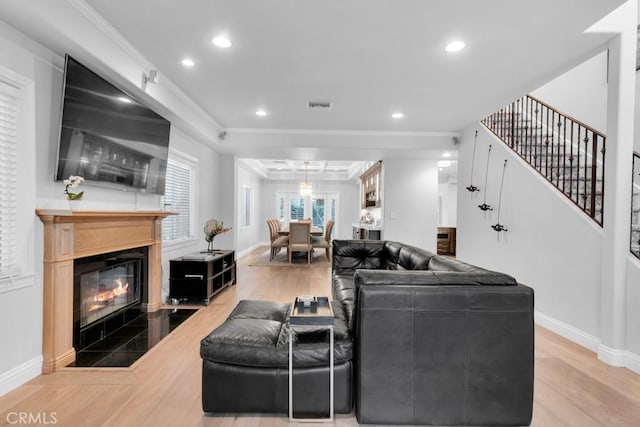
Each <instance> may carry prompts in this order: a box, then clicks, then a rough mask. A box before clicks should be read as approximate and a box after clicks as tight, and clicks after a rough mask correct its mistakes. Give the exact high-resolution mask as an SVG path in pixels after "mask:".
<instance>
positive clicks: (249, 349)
mask: <svg viewBox="0 0 640 427" xmlns="http://www.w3.org/2000/svg"><path fill="white" fill-rule="evenodd" d="M289 308H290V304H287V303H279V302H273V301H250V300H243V301H240V303H239V304H238V306H236V308H235V309H234V310H233V312H232V313H231V314H230V315H229V317H228V318H227V320H225V321H224V322H223V323H222V324H221V325H220V326H219V327H217V328H216V329H214V330H213V331H212V332H211V333H210V334H209V335H208V336H207V337H206V338H204V339H203V340H202V342H201V344H200V356H201V357H202V359H204V360H210V361H212V362H217V363H226V364H230V365H239V366H249V367H274V368H286V367H288V366H289V325H288V322H287V320H288V313H289ZM333 308H334V312H335V313H336V317H335V324H334V340H335V342H334V363H336V364H339V363H344V362H346V361H349V360H351V358H352V344H351V335H350V333H349V330H348V329H347V326H346V323H345V321H344V314H343V311H342V307H340V306H339V304H333ZM328 333H329V332H328V330H327V329H326V328H305V329H300V328H298V329H294V349H293V365H294V367H295V368H299V367H313V366H328V365H329V345H328V342H329V337H328Z"/></svg>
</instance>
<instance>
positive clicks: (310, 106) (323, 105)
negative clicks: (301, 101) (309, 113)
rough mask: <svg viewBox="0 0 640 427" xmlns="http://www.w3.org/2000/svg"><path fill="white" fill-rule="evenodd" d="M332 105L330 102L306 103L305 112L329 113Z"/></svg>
mask: <svg viewBox="0 0 640 427" xmlns="http://www.w3.org/2000/svg"><path fill="white" fill-rule="evenodd" d="M332 105H333V103H332V102H327V101H308V102H307V110H317V111H329V110H331V106H332Z"/></svg>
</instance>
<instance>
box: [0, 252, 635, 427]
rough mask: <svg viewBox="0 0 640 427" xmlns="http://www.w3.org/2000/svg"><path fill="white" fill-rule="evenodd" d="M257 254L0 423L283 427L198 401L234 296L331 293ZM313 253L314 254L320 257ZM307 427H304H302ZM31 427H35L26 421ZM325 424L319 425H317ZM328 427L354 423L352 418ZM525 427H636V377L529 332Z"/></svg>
mask: <svg viewBox="0 0 640 427" xmlns="http://www.w3.org/2000/svg"><path fill="white" fill-rule="evenodd" d="M265 252H268V248H266V247H265V248H259V249H257V250H256V251H254V252H253V253H252V254H250V255H249V256H247V257H245V258H243V259H242V260H240V262H239V263H238V275H237V277H238V283H237V285H236V286H233V287H231V288H228V289H226V290H225V291H223V292H222V293H221V294H219V295H218V296H217V297H216V298H215V299H214V300H213V301H212V303H211V304H210V305H209V306H208V307H206V308H203V309H201V310H200V311H199V312H198V313H196V314H195V315H193V316H192V317H191V318H189V319H188V320H187V321H186V322H185V323H184V324H182V325H181V326H180V327H178V329H176V330H175V331H174V332H173V333H172V334H170V335H169V336H168V337H167V338H165V339H164V340H163V341H162V342H161V343H160V344H159V345H157V346H156V347H154V348H153V349H152V350H151V351H150V352H149V353H147V354H146V355H145V356H144V357H143V358H142V359H140V360H139V361H138V362H136V363H135V364H134V365H133V366H132V367H131V368H128V369H84V368H65V369H63V370H62V371H61V372H57V373H55V374H51V375H42V376H39V377H37V378H35V379H33V380H32V381H30V382H29V383H27V384H25V385H23V386H21V387H18V388H17V389H15V390H13V391H12V392H10V393H8V394H6V395H5V396H3V397H0V425H17V424H16V423H15V420H17V418H16V417H17V416H19V414H20V413H30V414H32V416H37V415H39V416H40V417H41V421H47V422H48V424H47V423H44V422H43V423H42V424H41V425H53V422H52V421H53V418H52V417H53V416H54V417H55V421H56V423H55V425H59V426H73V427H75V426H118V427H128V426H132V427H133V426H135V427H137V426H265V427H266V426H285V425H290V424H289V422H288V419H287V418H286V417H285V416H284V415H282V416H274V415H267V416H255V415H251V416H234V415H230V416H219V417H207V416H204V415H203V413H202V408H201V403H200V396H201V392H200V374H201V360H200V356H199V345H200V340H201V339H202V338H203V337H204V336H205V335H207V334H208V333H209V332H210V331H211V330H212V329H213V328H215V327H216V326H217V325H219V324H220V323H221V322H222V321H223V320H224V319H225V318H226V316H227V315H228V314H229V312H230V311H231V310H232V309H233V307H234V306H235V305H236V303H237V302H238V301H239V300H241V299H269V300H278V301H290V300H292V299H293V297H294V296H295V295H300V294H316V295H330V291H329V278H330V268H329V264H327V263H325V264H324V265H321V264H320V263H317V264H312V266H311V267H307V266H306V265H305V266H296V267H284V266H279V267H269V266H251V265H250V264H252V262H254V261H256V259H257V257H258V256H259V255H260V254H262V253H265ZM323 256H324V254H322V255H320V254H317V255H316V257H323ZM305 424H306V425H308V423H305ZM31 425H35V424H33V423H32V424H31ZM324 425H326V424H324ZM334 425H339V426H355V425H357V422H356V420H355V416H353V415H337V417H336V420H335V422H334ZM532 425H534V426H536V427H538V426H580V427H585V426H636V427H637V426H640V375H637V374H635V373H633V372H631V371H629V370H627V369H624V368H612V367H609V366H607V365H605V364H603V363H601V362H599V361H598V360H597V358H596V357H595V355H594V353H592V352H590V351H588V350H585V349H584V348H582V347H580V346H578V345H576V344H573V343H572V342H570V341H567V340H565V339H563V338H561V337H559V336H558V335H556V334H554V333H552V332H550V331H548V330H546V329H543V328H541V327H536V365H535V398H534V417H533V424H532Z"/></svg>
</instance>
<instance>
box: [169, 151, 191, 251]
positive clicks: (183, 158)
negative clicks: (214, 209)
mask: <svg viewBox="0 0 640 427" xmlns="http://www.w3.org/2000/svg"><path fill="white" fill-rule="evenodd" d="M197 162H198V161H197V160H196V159H194V158H192V157H189V156H187V155H185V154H182V153H179V152H177V151H173V150H172V151H171V152H170V154H169V160H168V162H167V179H166V184H165V193H164V196H163V197H162V200H161V203H162V205H163V206H164V208H165V209H166V210H169V211H171V212H176V213H177V214H178V215H170V216H168V217H167V218H165V219H164V220H163V221H162V239H163V240H164V241H165V242H166V241H177V240H184V239H188V238H190V237H192V236H193V235H194V227H193V225H194V224H193V222H194V213H195V211H196V208H195V197H194V196H195V187H196V182H195V177H196V176H197V174H196V171H197V167H198V163H197Z"/></svg>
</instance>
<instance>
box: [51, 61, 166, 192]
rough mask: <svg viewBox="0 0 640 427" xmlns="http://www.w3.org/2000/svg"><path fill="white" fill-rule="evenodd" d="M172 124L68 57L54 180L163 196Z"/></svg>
mask: <svg viewBox="0 0 640 427" xmlns="http://www.w3.org/2000/svg"><path fill="white" fill-rule="evenodd" d="M170 130H171V123H170V122H169V121H168V120H166V119H165V118H163V117H162V116H160V115H159V114H157V113H156V112H154V111H153V110H151V109H150V108H149V107H147V106H146V105H144V104H143V103H142V102H140V101H138V100H137V99H136V98H134V97H133V96H131V95H129V94H127V93H125V92H124V91H122V90H120V89H118V88H117V87H116V86H114V85H113V84H111V83H109V82H108V81H106V80H105V79H103V78H102V77H100V76H99V75H97V74H96V73H94V72H93V71H91V70H89V69H88V68H87V67H85V66H84V65H82V64H80V63H79V62H78V61H76V60H75V59H73V58H72V57H71V56H69V55H67V56H66V59H65V72H64V93H63V104H62V123H61V126H60V143H59V147H58V166H57V172H56V180H58V181H62V180H65V179H67V178H68V177H69V176H70V175H79V176H82V177H84V179H85V180H86V181H87V183H88V184H96V185H102V186H108V187H112V188H119V189H124V190H126V189H131V190H136V191H144V192H148V193H154V194H164V187H165V175H166V170H167V156H168V153H169V133H170Z"/></svg>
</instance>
